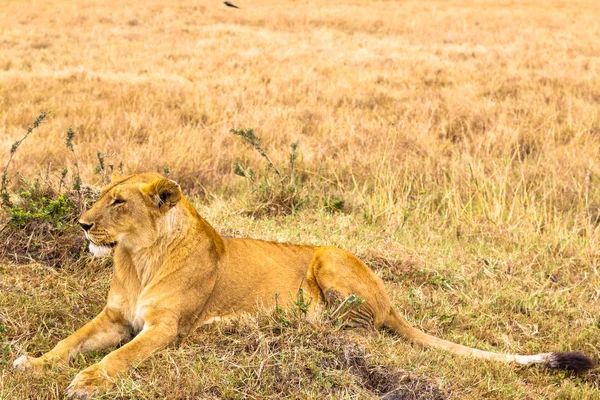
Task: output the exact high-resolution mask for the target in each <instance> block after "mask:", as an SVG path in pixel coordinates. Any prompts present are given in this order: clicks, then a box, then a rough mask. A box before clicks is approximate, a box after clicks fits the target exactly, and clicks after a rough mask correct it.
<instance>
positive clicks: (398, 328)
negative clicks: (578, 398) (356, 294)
mask: <svg viewBox="0 0 600 400" xmlns="http://www.w3.org/2000/svg"><path fill="white" fill-rule="evenodd" d="M384 325H385V326H386V327H388V328H389V329H391V330H392V331H394V332H396V333H398V334H400V335H402V336H404V337H406V338H407V339H409V340H411V341H413V342H415V343H419V344H421V345H424V346H427V347H437V348H440V349H444V350H448V351H450V352H452V353H454V354H460V355H464V356H470V357H477V358H482V359H485V360H497V361H502V362H516V363H518V364H521V365H530V364H543V365H545V366H547V367H550V368H561V369H569V370H573V371H578V372H580V371H587V370H589V369H591V368H592V367H593V366H594V363H593V362H592V360H591V359H590V358H589V357H587V356H585V355H583V354H581V353H574V352H569V353H541V354H535V355H531V356H522V355H518V354H501V353H494V352H491V351H483V350H478V349H474V348H471V347H467V346H462V345H460V344H456V343H452V342H449V341H447V340H443V339H439V338H436V337H435V336H431V335H428V334H426V333H425V332H423V331H421V330H419V329H417V328H415V327H414V326H412V325H410V324H409V323H408V322H407V321H406V320H405V319H404V318H402V317H401V316H399V315H398V314H397V313H396V311H394V310H391V311H390V314H389V315H388V317H387V319H386V320H385V322H384Z"/></svg>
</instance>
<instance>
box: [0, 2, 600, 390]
mask: <svg viewBox="0 0 600 400" xmlns="http://www.w3.org/2000/svg"><path fill="white" fill-rule="evenodd" d="M235 3H236V4H237V5H238V6H240V7H241V9H239V10H235V9H232V8H228V7H225V6H224V5H223V4H222V2H221V1H217V0H215V1H206V0H203V1H176V2H165V1H156V0H149V1H146V2H143V3H139V2H118V1H112V0H109V1H89V0H83V1H66V0H58V1H53V2H38V1H19V2H17V1H0V5H1V7H0V26H1V27H2V29H1V32H0V94H1V95H0V140H1V143H0V145H1V147H0V148H2V149H4V151H2V154H0V165H5V164H6V162H7V160H8V157H9V149H10V147H11V144H12V143H14V142H15V141H16V140H18V139H20V138H21V137H22V136H23V135H24V133H25V132H26V130H27V127H29V126H31V124H32V122H33V121H34V120H35V119H36V117H37V116H38V115H39V113H40V111H49V112H50V114H49V115H48V117H47V118H46V120H45V121H44V122H43V123H42V124H41V125H40V126H39V127H38V128H37V129H35V130H34V131H33V132H32V133H31V135H30V136H29V137H28V138H27V139H26V140H25V141H24V142H23V143H22V145H21V146H20V147H19V148H18V150H17V151H16V153H15V154H14V159H13V161H12V163H11V165H10V167H9V169H8V175H7V176H8V177H9V178H10V179H11V183H10V184H9V189H10V191H11V199H12V200H11V201H12V203H13V205H12V208H11V207H8V206H6V205H5V206H4V207H3V216H2V226H4V228H3V230H2V232H0V233H1V235H0V236H1V239H2V241H3V244H2V246H3V250H2V254H3V257H4V261H2V263H1V264H0V368H1V372H0V377H1V380H0V399H18V398H23V399H24V398H43V399H56V398H60V397H61V393H62V391H63V390H64V388H65V387H66V386H67V385H68V383H69V381H70V379H72V377H73V376H74V375H75V373H76V372H77V371H78V370H80V369H82V368H83V367H84V366H86V365H89V364H91V363H93V362H95V361H98V360H99V359H100V358H101V357H102V356H103V355H104V354H105V353H104V352H98V353H93V354H89V355H85V356H79V357H77V358H76V359H75V360H74V361H73V362H72V363H71V365H70V366H69V367H65V368H62V369H58V370H54V371H52V372H50V373H48V374H47V375H45V376H43V377H36V376H28V375H23V374H18V373H16V372H14V371H13V370H12V369H11V368H10V364H11V362H12V361H13V360H14V359H15V358H16V357H18V356H19V355H20V354H22V353H24V352H28V353H30V354H35V355H38V354H40V353H41V352H44V351H47V350H49V349H50V348H51V347H52V346H53V345H54V344H55V343H56V342H57V341H58V340H60V339H61V338H63V337H65V336H66V335H67V334H69V333H70V332H72V331H73V330H75V329H76V328H77V327H78V326H80V325H81V324H83V323H84V322H85V321H87V320H89V319H90V318H91V317H92V316H93V315H95V314H96V313H97V312H98V311H99V310H100V309H101V307H102V306H103V299H104V297H105V295H106V292H107V288H108V285H109V280H110V273H111V272H110V271H111V269H110V268H111V266H110V262H108V263H106V262H104V263H102V262H99V261H94V260H92V259H91V258H90V257H89V256H86V255H82V254H80V253H79V249H81V247H82V245H84V244H83V242H82V240H81V238H80V232H79V231H77V230H76V228H75V227H73V228H70V226H71V225H74V222H75V219H76V214H77V212H76V209H77V207H78V206H79V205H81V204H83V203H82V202H81V201H80V199H81V197H79V196H80V195H79V192H77V191H71V192H70V193H69V191H68V190H67V189H69V190H70V188H71V187H72V186H73V184H74V183H75V177H76V175H77V172H76V171H77V169H76V167H75V165H74V161H75V158H74V154H75V156H76V157H77V159H78V162H79V169H80V172H81V177H82V179H83V182H84V183H85V184H88V185H92V186H97V185H100V184H101V182H102V179H103V178H105V175H107V174H108V173H109V172H110V169H111V167H110V165H113V166H114V167H113V168H114V169H119V168H120V166H121V165H122V169H123V170H124V172H125V173H129V172H136V171H146V170H151V171H169V173H170V177H172V178H173V179H175V180H177V181H178V182H179V183H180V184H181V185H182V186H183V187H184V189H185V191H186V193H187V194H188V195H189V196H190V198H191V199H192V200H193V201H194V202H195V204H196V205H197V207H198V209H199V211H200V212H201V214H202V215H203V216H204V217H205V218H206V219H207V220H208V221H209V222H210V223H212V224H213V225H214V226H215V227H216V228H217V229H218V230H219V231H221V232H222V233H224V234H228V235H234V236H249V237H254V238H261V239H269V240H278V241H289V242H294V243H310V244H329V245H335V246H338V247H341V248H344V249H347V250H350V251H352V252H354V253H355V254H358V255H359V256H361V257H362V258H363V259H364V260H365V261H366V262H367V263H368V264H369V265H370V266H371V267H373V268H374V269H375V270H376V271H377V273H378V274H379V275H380V276H381V277H382V278H383V279H384V280H385V282H386V286H387V288H388V290H389V292H390V293H391V297H392V299H393V303H394V304H395V306H396V307H397V308H398V309H400V310H402V312H403V314H404V315H405V317H406V318H407V319H408V320H410V321H411V322H413V323H414V324H416V325H417V326H419V327H421V328H422V329H424V330H425V331H427V332H430V333H432V334H435V335H438V336H440V337H443V338H446V339H449V340H453V341H456V342H459V343H462V344H466V345H469V346H475V347H479V348H482V349H486V350H495V351H500V352H515V353H537V352H542V351H569V350H573V351H581V352H583V353H586V354H588V355H590V356H591V357H592V358H594V359H595V360H596V361H598V359H599V358H600V351H599V350H598V342H599V340H600V320H599V316H600V305H599V301H598V300H599V297H600V275H599V271H598V267H599V263H600V226H599V224H600V187H599V186H598V184H599V182H600V165H599V158H598V156H599V149H600V147H599V146H600V75H599V68H600V24H599V23H598V21H599V20H600V5H599V4H598V3H597V2H596V1H594V0H590V1H570V2H564V1H557V0H551V1H541V0H540V1H528V2H512V1H466V2H462V1H461V2H458V1H438V2H436V1H412V2H411V1H406V2H400V1H346V0H345V1H339V0H332V1H314V0H306V1H288V0H281V1H270V0H257V1H246V0H238V1H237V2H235ZM69 126H71V127H73V130H74V132H75V135H74V139H73V143H74V144H75V146H74V153H73V152H71V150H70V149H69V148H68V147H67V146H65V144H64V142H65V137H66V132H67V129H68V128H69ZM250 128H252V129H254V132H255V134H256V135H258V136H259V137H260V138H262V144H261V145H262V148H263V149H264V151H265V152H266V154H267V155H268V156H269V157H270V159H271V160H272V163H273V165H274V166H275V168H277V169H278V170H279V172H280V174H281V177H278V176H277V173H276V172H275V168H273V167H272V166H269V164H268V162H267V161H266V160H265V159H264V158H263V157H262V156H261V155H260V154H259V152H257V151H256V150H255V149H252V148H251V146H249V145H248V144H247V143H244V141H243V140H241V139H240V138H239V137H237V136H235V135H233V134H232V133H231V132H230V130H231V129H250ZM246 132H247V131H246ZM296 142H297V143H298V147H297V150H296V151H295V152H294V151H292V150H290V145H291V144H292V143H296ZM98 152H101V153H102V154H105V156H104V157H103V160H104V165H99V164H100V163H99V160H98V156H97V153H98ZM291 153H295V154H297V158H295V160H294V162H293V164H294V165H293V166H290V160H289V159H290V154H291ZM121 163H122V164H121ZM64 167H66V168H67V169H68V171H64V172H61V171H63V168H64ZM96 171H99V173H96ZM17 172H18V173H19V174H17ZM240 175H245V177H244V176H240ZM61 176H62V178H61ZM35 180H37V181H38V182H39V184H38V186H37V188H36V186H35V183H32V182H35ZM40 187H41V188H42V189H40ZM19 188H20V192H19ZM86 190H88V189H87V187H86ZM40 191H41V192H43V195H39V192H40ZM34 192H35V193H37V194H35V193H34ZM92 192H93V190H92ZM32 193H34V194H32ZM35 196H38V197H37V198H36V199H33V197H35ZM73 198H75V199H79V200H77V201H78V202H77V201H75V200H73V201H75V202H77V204H76V205H74V204H73V201H72V200H69V199H73ZM44 199H45V200H44ZM61 199H62V200H61ZM34 200H35V201H34ZM28 202H29V203H28ZM28 207H29V208H28ZM36 207H39V208H41V209H42V212H40V213H37V214H36ZM82 207H83V205H82ZM78 238H79V239H78ZM65 249H68V252H67V253H68V254H67V253H65ZM61 251H62V253H61ZM73 254H74V255H73ZM28 260H30V261H28ZM36 260H37V261H36ZM300 314H301V313H300ZM386 393H388V395H387V396H388V397H387V398H432V399H438V398H439V399H443V398H455V399H481V398H495V399H507V398H520V399H538V398H539V399H546V398H565V399H566V398H574V399H581V398H600V388H599V384H598V370H597V369H596V370H593V371H592V372H590V373H588V374H584V375H580V376H577V375H573V374H570V373H565V372H556V371H548V370H545V369H543V368H536V367H533V368H522V367H518V366H514V365H502V364H498V363H494V362H482V361H475V360H471V359H467V358H461V357H454V356H451V355H449V354H448V353H445V352H443V351H437V350H424V349H422V348H420V347H419V346H414V345H411V344H409V343H407V342H406V341H404V340H402V339H400V338H397V337H394V336H392V335H390V334H389V333H385V332H383V333H382V334H380V335H379V336H375V337H373V338H368V339H365V340H359V339H357V338H356V337H353V336H352V334H350V333H348V332H344V331H339V330H338V329H337V328H336V327H335V326H334V325H332V324H331V323H328V322H327V321H323V323H322V324H317V325H311V324H308V323H307V322H306V321H304V320H303V318H302V315H298V313H297V312H296V314H294V310H289V311H288V312H287V314H286V315H282V314H281V313H270V312H265V313H262V314H260V315H258V316H254V317H252V318H248V319H244V320H241V321H237V322H234V323H233V324H217V325H215V326H212V327H209V328H207V329H202V330H199V331H198V332H196V333H195V334H194V335H193V336H192V337H191V338H189V339H186V340H185V341H184V342H183V343H179V344H177V345H175V346H171V347H169V348H168V349H165V350H164V351H161V352H160V353H159V354H158V355H156V356H155V357H153V358H151V359H150V360H148V361H146V362H144V363H143V364H142V365H140V366H139V368H137V369H135V370H134V371H133V372H132V373H131V374H130V375H129V376H128V377H126V379H124V380H122V381H121V382H120V383H119V385H118V387H117V389H116V390H115V392H113V393H111V394H108V395H107V398H114V397H119V398H136V399H137V398H140V399H147V398H164V397H166V398H327V397H328V398H361V399H362V398H373V397H377V396H382V395H384V394H386Z"/></svg>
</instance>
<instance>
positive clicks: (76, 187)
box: [62, 126, 81, 192]
mask: <svg viewBox="0 0 600 400" xmlns="http://www.w3.org/2000/svg"><path fill="white" fill-rule="evenodd" d="M74 137H75V131H74V130H73V128H71V127H70V126H69V128H68V129H67V139H66V140H65V144H66V145H67V148H68V149H69V150H71V153H73V159H74V161H73V165H75V171H76V175H75V177H74V178H73V190H76V191H77V192H81V173H80V172H79V161H77V154H75V146H74V145H73V138H74ZM63 171H67V169H66V168H64V169H63ZM65 175H66V172H65V173H64V174H63V176H62V177H63V178H64V176H65Z"/></svg>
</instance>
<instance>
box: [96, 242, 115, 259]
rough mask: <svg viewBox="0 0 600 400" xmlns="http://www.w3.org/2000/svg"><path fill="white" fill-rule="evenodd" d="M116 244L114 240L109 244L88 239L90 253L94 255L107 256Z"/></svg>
mask: <svg viewBox="0 0 600 400" xmlns="http://www.w3.org/2000/svg"><path fill="white" fill-rule="evenodd" d="M116 245H117V243H116V242H113V243H109V244H96V243H94V242H92V241H91V240H90V245H89V249H90V253H92V254H93V255H94V257H107V256H109V255H110V253H112V249H113V248H114V247H115V246H116Z"/></svg>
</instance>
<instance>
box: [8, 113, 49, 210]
mask: <svg viewBox="0 0 600 400" xmlns="http://www.w3.org/2000/svg"><path fill="white" fill-rule="evenodd" d="M48 114H49V112H46V111H42V112H41V113H40V115H38V117H37V118H36V119H35V121H33V125H31V126H30V127H29V128H28V129H27V133H25V136H23V137H22V138H21V139H19V140H17V141H16V142H14V143H13V144H12V146H11V147H10V156H9V157H8V161H7V162H6V166H5V167H4V170H3V171H2V184H1V185H0V197H1V198H2V204H3V205H4V206H6V207H10V206H11V202H10V195H9V193H8V188H7V186H8V184H9V183H10V179H9V178H8V167H9V166H10V163H11V161H12V159H13V156H14V155H15V153H16V152H17V149H18V148H19V146H20V145H21V143H23V142H24V141H25V139H27V137H28V136H29V135H30V134H31V132H33V130H34V129H36V128H37V127H38V126H40V124H41V123H42V122H44V120H45V119H46V117H47V116H48Z"/></svg>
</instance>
